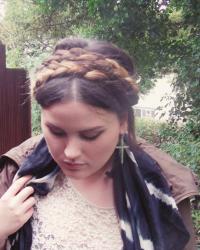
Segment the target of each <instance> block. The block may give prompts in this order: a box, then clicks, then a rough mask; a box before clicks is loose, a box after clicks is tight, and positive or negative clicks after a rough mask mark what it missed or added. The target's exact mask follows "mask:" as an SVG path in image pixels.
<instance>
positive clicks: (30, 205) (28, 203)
mask: <svg viewBox="0 0 200 250" xmlns="http://www.w3.org/2000/svg"><path fill="white" fill-rule="evenodd" d="M35 204H36V199H35V198H34V197H33V196H31V197H30V198H28V199H27V200H26V201H25V202H24V203H23V204H22V206H21V209H22V212H23V213H27V212H28V211H29V210H30V209H31V208H33V206H34V205H35Z"/></svg>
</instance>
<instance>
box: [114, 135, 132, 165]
mask: <svg viewBox="0 0 200 250" xmlns="http://www.w3.org/2000/svg"><path fill="white" fill-rule="evenodd" d="M124 135H125V134H121V135H120V141H119V145H118V146H116V148H117V149H119V153H120V161H121V165H123V164H124V150H125V149H126V148H129V146H127V145H126V144H125V143H124Z"/></svg>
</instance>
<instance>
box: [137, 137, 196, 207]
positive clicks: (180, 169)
mask: <svg viewBox="0 0 200 250" xmlns="http://www.w3.org/2000/svg"><path fill="white" fill-rule="evenodd" d="M138 145H139V147H140V148H141V149H142V150H143V151H144V152H145V153H147V154H148V155H149V156H150V157H151V158H152V159H153V160H154V161H155V163H157V165H158V166H159V167H160V171H161V174H162V175H163V176H164V177H165V179H166V180H167V182H168V184H169V186H170V188H171V191H172V195H173V197H174V199H175V201H176V203H177V204H178V203H180V202H181V201H183V200H184V199H187V198H189V197H192V196H195V195H198V186H197V178H196V177H195V175H194V174H193V172H192V171H191V170H190V169H189V168H187V167H185V166H183V165H182V164H180V163H178V162H177V161H176V160H175V159H173V158H172V157H171V156H170V155H169V154H167V153H165V152H163V151H161V150H159V149H158V148H156V147H155V146H153V145H152V144H149V143H147V142H146V141H145V140H143V139H141V138H138Z"/></svg>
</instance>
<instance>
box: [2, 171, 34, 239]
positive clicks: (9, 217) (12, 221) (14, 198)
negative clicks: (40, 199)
mask: <svg viewBox="0 0 200 250" xmlns="http://www.w3.org/2000/svg"><path fill="white" fill-rule="evenodd" d="M30 179H31V176H24V177H21V178H19V179H18V180H16V181H15V182H14V183H13V184H12V185H11V186H10V188H9V189H8V190H7V192H6V193H5V194H4V195H3V196H2V197H1V199H0V221H1V223H0V241H2V240H5V239H7V237H8V236H9V235H11V234H13V233H15V232H16V231H17V230H18V229H19V228H21V227H22V226H23V225H24V224H25V223H26V222H27V221H28V219H29V218H30V217H31V216H32V214H33V211H34V210H33V206H34V204H35V202H36V201H35V198H34V197H33V196H31V195H32V194H33V192H34V189H33V188H32V187H30V186H28V187H25V188H24V185H25V184H26V183H27V182H28V181H29V180H30Z"/></svg>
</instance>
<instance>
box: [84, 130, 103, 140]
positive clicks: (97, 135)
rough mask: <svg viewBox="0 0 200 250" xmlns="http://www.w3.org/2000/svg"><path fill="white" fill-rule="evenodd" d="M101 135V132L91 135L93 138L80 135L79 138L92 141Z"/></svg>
mask: <svg viewBox="0 0 200 250" xmlns="http://www.w3.org/2000/svg"><path fill="white" fill-rule="evenodd" d="M101 133H102V132H99V133H98V134H96V135H93V136H87V135H81V138H83V139H84V140H86V141H94V140H95V139H97V138H98V137H99V136H100V135H101Z"/></svg>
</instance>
